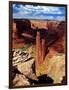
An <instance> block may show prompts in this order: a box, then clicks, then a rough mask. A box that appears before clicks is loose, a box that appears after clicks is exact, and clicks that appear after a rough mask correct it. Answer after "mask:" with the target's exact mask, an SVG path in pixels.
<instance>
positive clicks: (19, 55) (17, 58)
mask: <svg viewBox="0 0 69 90" xmlns="http://www.w3.org/2000/svg"><path fill="white" fill-rule="evenodd" d="M30 58H31V55H30V54H29V53H28V52H27V51H22V50H21V49H13V66H15V65H18V64H20V63H23V62H25V61H27V60H28V59H30Z"/></svg>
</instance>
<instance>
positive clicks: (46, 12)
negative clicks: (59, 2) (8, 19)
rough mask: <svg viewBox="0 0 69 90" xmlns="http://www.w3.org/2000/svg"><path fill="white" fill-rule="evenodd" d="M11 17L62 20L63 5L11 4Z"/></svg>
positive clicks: (63, 16)
mask: <svg viewBox="0 0 69 90" xmlns="http://www.w3.org/2000/svg"><path fill="white" fill-rule="evenodd" d="M13 18H28V19H30V18H31V19H56V18H57V19H58V20H59V19H61V18H62V20H64V18H65V10H64V7H54V6H40V5H37V6H34V5H23V4H13Z"/></svg>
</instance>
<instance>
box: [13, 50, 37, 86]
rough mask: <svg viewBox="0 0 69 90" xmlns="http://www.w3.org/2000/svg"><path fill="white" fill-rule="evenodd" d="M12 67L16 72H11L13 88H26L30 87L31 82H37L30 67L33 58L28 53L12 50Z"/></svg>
mask: <svg viewBox="0 0 69 90" xmlns="http://www.w3.org/2000/svg"><path fill="white" fill-rule="evenodd" d="M12 51H13V62H12V65H13V67H16V70H15V71H14V72H13V75H14V74H15V73H16V74H15V77H14V76H13V78H14V79H13V86H26V85H30V81H29V79H31V80H36V81H37V80H38V79H37V77H36V75H35V73H34V72H33V69H32V65H33V63H34V58H33V57H32V56H31V54H30V53H29V52H28V51H23V50H21V49H13V50H12Z"/></svg>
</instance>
